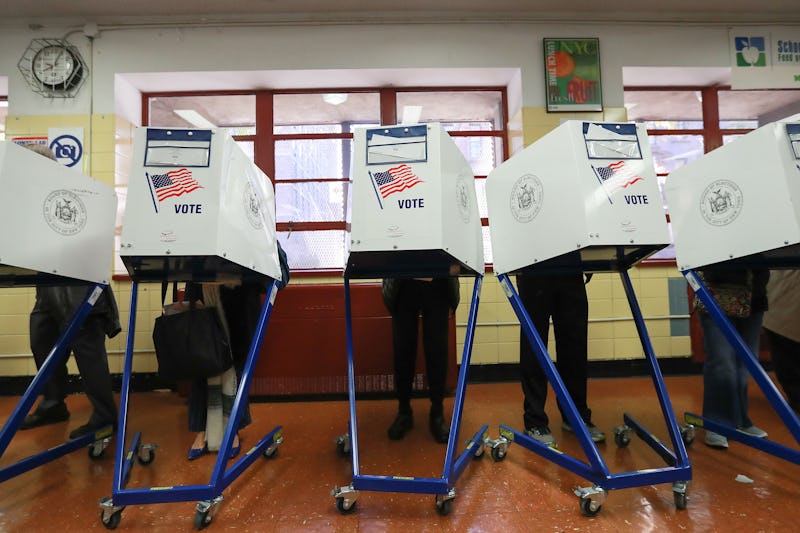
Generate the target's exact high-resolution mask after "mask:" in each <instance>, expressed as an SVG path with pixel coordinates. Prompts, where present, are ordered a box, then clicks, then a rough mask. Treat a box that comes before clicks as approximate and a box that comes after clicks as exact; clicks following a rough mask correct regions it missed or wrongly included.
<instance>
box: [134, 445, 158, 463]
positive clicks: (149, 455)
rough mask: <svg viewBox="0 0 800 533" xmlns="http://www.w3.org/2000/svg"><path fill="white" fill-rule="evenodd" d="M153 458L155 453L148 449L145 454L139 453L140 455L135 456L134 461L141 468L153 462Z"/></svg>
mask: <svg viewBox="0 0 800 533" xmlns="http://www.w3.org/2000/svg"><path fill="white" fill-rule="evenodd" d="M155 458H156V452H155V450H152V449H148V450H146V451H145V452H143V453H140V454H138V455H137V456H136V460H137V461H138V462H139V464H140V465H142V466H147V465H149V464H150V463H152V462H153V461H154V460H155Z"/></svg>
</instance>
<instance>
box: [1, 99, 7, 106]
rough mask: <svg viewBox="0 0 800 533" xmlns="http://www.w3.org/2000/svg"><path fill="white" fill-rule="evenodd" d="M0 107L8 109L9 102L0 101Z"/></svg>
mask: <svg viewBox="0 0 800 533" xmlns="http://www.w3.org/2000/svg"><path fill="white" fill-rule="evenodd" d="M0 107H8V100H0Z"/></svg>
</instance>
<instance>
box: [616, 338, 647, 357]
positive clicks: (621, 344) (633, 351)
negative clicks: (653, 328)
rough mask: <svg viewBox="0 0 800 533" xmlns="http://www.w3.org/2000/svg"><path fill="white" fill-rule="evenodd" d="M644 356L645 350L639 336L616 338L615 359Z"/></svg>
mask: <svg viewBox="0 0 800 533" xmlns="http://www.w3.org/2000/svg"><path fill="white" fill-rule="evenodd" d="M642 357H644V351H643V350H642V343H641V341H640V340H639V337H638V336H637V337H636V338H635V339H633V338H624V339H620V338H615V339H614V359H639V358H642Z"/></svg>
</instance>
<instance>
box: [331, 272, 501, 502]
mask: <svg viewBox="0 0 800 533" xmlns="http://www.w3.org/2000/svg"><path fill="white" fill-rule="evenodd" d="M482 283H483V276H478V277H476V278H475V286H474V288H473V291H472V300H471V303H470V310H469V319H468V321H467V331H466V336H465V339H464V350H463V352H462V357H461V367H460V369H459V374H458V384H457V386H456V394H455V401H454V405H453V416H452V418H451V422H450V436H449V438H448V441H447V451H446V452H445V459H444V469H443V471H442V476H441V477H439V478H421V477H406V476H402V477H401V476H375V475H365V474H362V473H361V468H360V465H359V454H358V429H357V428H358V425H357V420H356V403H355V402H356V397H355V371H354V363H353V335H352V321H351V314H350V280H349V279H348V278H347V277H345V280H344V289H345V328H346V338H347V383H348V400H349V401H348V403H349V414H350V421H349V425H348V428H349V433H347V434H345V435H343V436H341V437H338V438H337V439H336V441H335V442H336V445H337V448H338V449H339V452H340V453H342V454H346V453H347V451H349V452H350V456H351V459H352V473H353V480H352V483H351V484H350V485H347V486H343V487H334V488H333V490H332V491H331V495H332V496H333V497H334V499H335V501H336V508H337V509H338V510H339V512H340V513H342V514H348V513H351V512H353V511H354V510H355V506H356V500H357V499H358V494H359V491H360V490H368V491H382V492H406V493H415V494H434V495H435V501H434V503H435V505H436V510H437V511H438V512H439V514H442V515H447V514H449V513H450V511H451V510H452V504H453V499H454V498H455V497H456V491H455V488H454V485H455V483H456V481H457V480H458V478H459V477H460V476H461V474H462V472H463V471H464V469H465V468H466V465H467V463H468V462H469V459H471V458H478V457H481V456H482V455H483V452H484V442H485V440H486V439H487V436H486V434H487V430H488V426H486V425H484V426H483V427H482V428H481V429H480V430H478V432H477V433H475V434H474V435H473V436H472V438H471V439H470V440H469V441H468V442H467V444H466V447H465V448H464V450H463V451H462V452H461V453H460V454H459V455H458V457H455V454H456V451H455V448H456V443H457V442H458V438H459V433H460V428H461V417H462V413H463V409H464V396H465V394H466V386H467V373H468V371H469V363H470V359H471V356H472V345H473V342H474V339H475V324H476V322H477V316H478V305H479V303H480V292H481V286H482Z"/></svg>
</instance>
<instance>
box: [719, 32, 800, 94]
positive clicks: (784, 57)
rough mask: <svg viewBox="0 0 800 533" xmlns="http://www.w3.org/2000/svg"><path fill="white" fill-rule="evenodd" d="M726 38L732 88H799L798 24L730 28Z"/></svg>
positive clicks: (799, 51)
mask: <svg viewBox="0 0 800 533" xmlns="http://www.w3.org/2000/svg"><path fill="white" fill-rule="evenodd" d="M728 39H729V47H730V54H731V88H732V89H734V90H736V89H798V88H800V28H793V27H783V28H781V27H763V28H759V27H741V28H731V29H730V31H729V34H728Z"/></svg>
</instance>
